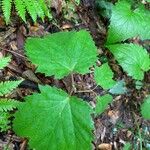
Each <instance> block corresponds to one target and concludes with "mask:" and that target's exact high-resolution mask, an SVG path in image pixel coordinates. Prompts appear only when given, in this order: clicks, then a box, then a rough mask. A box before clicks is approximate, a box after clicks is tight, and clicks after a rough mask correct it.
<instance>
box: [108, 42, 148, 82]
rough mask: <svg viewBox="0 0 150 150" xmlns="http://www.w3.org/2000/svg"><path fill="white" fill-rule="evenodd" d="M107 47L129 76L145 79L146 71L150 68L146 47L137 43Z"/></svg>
mask: <svg viewBox="0 0 150 150" xmlns="http://www.w3.org/2000/svg"><path fill="white" fill-rule="evenodd" d="M107 47H108V48H109V50H110V51H111V52H112V53H113V55H114V56H115V58H116V60H117V61H118V62H119V64H120V65H121V66H122V68H123V69H124V71H126V72H127V73H128V75H129V76H132V77H133V78H134V79H137V80H143V78H144V72H146V71H148V70H149V69H150V58H149V54H148V53H147V51H146V49H144V48H143V47H142V46H139V45H136V44H115V45H109V46H107Z"/></svg>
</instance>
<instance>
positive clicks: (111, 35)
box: [107, 0, 150, 45]
mask: <svg viewBox="0 0 150 150" xmlns="http://www.w3.org/2000/svg"><path fill="white" fill-rule="evenodd" d="M149 24H150V12H148V11H147V10H145V9H143V8H142V7H139V8H137V9H135V10H132V9H131V4H130V3H129V2H127V1H125V0H124V1H119V2H117V3H116V5H115V6H114V7H113V9H112V17H111V20H110V26H109V30H108V37H107V45H108V44H111V43H116V42H120V41H124V40H126V39H129V38H133V37H136V36H139V37H140V38H141V39H149V38H150V25H149Z"/></svg>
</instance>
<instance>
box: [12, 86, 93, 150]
mask: <svg viewBox="0 0 150 150" xmlns="http://www.w3.org/2000/svg"><path fill="white" fill-rule="evenodd" d="M39 88H40V91H41V93H40V94H33V95H32V96H28V97H26V98H25V100H26V102H25V103H23V104H22V105H20V106H19V107H18V112H17V113H16V114H15V118H16V119H15V120H14V131H15V132H16V133H17V134H18V135H19V136H23V137H29V138H30V141H29V145H30V147H31V148H35V149H36V150H41V149H43V147H44V149H46V150H56V149H65V150H77V149H80V150H85V149H86V150H90V149H91V148H92V145H91V141H92V140H93V134H92V132H91V131H92V130H93V128H94V126H93V121H92V118H91V116H90V114H91V113H92V112H93V111H92V109H91V107H90V106H89V105H88V104H87V103H86V102H84V101H82V100H81V99H79V98H77V97H74V96H70V95H68V94H67V93H65V92H64V91H62V90H60V89H57V88H55V87H50V86H40V87H39ZM30 108H32V109H30ZM39 141H42V142H39Z"/></svg>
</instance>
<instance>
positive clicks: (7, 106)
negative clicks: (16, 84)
mask: <svg viewBox="0 0 150 150" xmlns="http://www.w3.org/2000/svg"><path fill="white" fill-rule="evenodd" d="M19 104H20V102H19V101H16V100H13V99H6V98H1V99H0V112H2V111H5V112H6V111H10V110H13V109H14V108H17V106H18V105H19Z"/></svg>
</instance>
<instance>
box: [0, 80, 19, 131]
mask: <svg viewBox="0 0 150 150" xmlns="http://www.w3.org/2000/svg"><path fill="white" fill-rule="evenodd" d="M21 82H22V80H20V81H6V82H1V83H0V97H1V98H0V118H1V121H0V131H6V130H7V129H8V128H10V126H9V125H8V124H9V120H8V119H9V116H10V115H9V113H8V111H10V110H13V109H14V108H16V107H17V106H18V105H19V104H20V103H19V102H18V101H16V100H13V99H8V98H2V97H4V95H6V94H9V93H10V92H11V91H12V90H13V89H14V88H16V87H17V86H18V85H19V84H20V83H21ZM7 125H8V126H7Z"/></svg>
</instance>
